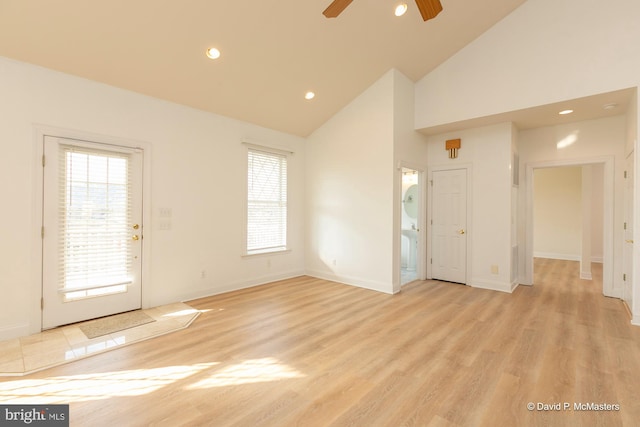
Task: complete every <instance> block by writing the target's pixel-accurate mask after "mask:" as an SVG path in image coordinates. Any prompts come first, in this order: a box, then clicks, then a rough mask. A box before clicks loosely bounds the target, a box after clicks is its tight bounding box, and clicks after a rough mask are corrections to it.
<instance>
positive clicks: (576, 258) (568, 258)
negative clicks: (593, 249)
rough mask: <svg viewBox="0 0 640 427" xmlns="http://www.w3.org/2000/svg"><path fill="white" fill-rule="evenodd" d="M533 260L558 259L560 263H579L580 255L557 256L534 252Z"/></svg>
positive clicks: (551, 253) (556, 254) (549, 253)
mask: <svg viewBox="0 0 640 427" xmlns="http://www.w3.org/2000/svg"><path fill="white" fill-rule="evenodd" d="M533 256H534V258H547V259H559V260H562V261H580V258H581V257H580V255H575V254H558V253H554V252H534V253H533Z"/></svg>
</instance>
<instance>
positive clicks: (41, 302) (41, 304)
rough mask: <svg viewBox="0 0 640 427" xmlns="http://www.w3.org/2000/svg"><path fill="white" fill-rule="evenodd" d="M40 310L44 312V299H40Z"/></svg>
mask: <svg viewBox="0 0 640 427" xmlns="http://www.w3.org/2000/svg"><path fill="white" fill-rule="evenodd" d="M40 310H44V297H42V298H40Z"/></svg>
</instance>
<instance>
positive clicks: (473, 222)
mask: <svg viewBox="0 0 640 427" xmlns="http://www.w3.org/2000/svg"><path fill="white" fill-rule="evenodd" d="M454 138H461V140H462V141H461V148H460V150H459V151H458V158H457V159H449V157H448V156H449V155H448V152H447V151H446V150H445V141H446V140H447V139H454ZM428 140H429V155H428V161H429V170H430V171H434V170H438V169H448V168H463V167H468V168H469V172H468V173H470V174H471V177H470V182H471V183H472V185H471V187H470V188H467V191H469V192H470V195H471V197H470V201H471V203H470V204H468V206H467V209H468V210H469V212H470V215H471V217H470V223H468V224H467V230H468V233H467V245H468V266H467V284H469V285H471V286H475V287H481V288H488V289H495V290H500V291H504V292H511V291H512V290H513V286H512V281H511V246H512V245H511V241H512V238H511V233H512V231H511V206H512V204H511V197H512V189H511V161H512V150H511V144H512V124H511V123H502V124H498V125H493V126H486V127H481V128H476V129H469V130H464V131H460V132H455V133H447V134H442V135H435V136H432V137H429V139H428ZM492 266H497V267H498V274H494V273H492V269H491V267H492Z"/></svg>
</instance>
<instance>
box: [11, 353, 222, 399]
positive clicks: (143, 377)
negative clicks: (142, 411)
mask: <svg viewBox="0 0 640 427" xmlns="http://www.w3.org/2000/svg"><path fill="white" fill-rule="evenodd" d="M216 364H217V363H199V364H196V365H192V366H167V367H164V368H154V369H136V370H133V371H116V372H103V373H96V374H82V375H69V376H61V377H51V378H44V379H34V380H29V379H24V380H17V381H8V382H3V383H0V402H5V403H11V404H47V403H69V402H83V401H87V400H102V399H109V398H112V397H122V396H139V395H143V394H148V393H152V392H154V391H156V390H158V389H160V388H162V387H164V386H165V385H167V384H170V383H173V382H175V381H178V380H183V379H185V378H187V377H189V376H191V375H194V374H196V373H198V372H201V371H203V370H205V369H208V368H211V367H212V366H214V365H216Z"/></svg>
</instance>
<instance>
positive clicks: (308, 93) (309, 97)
mask: <svg viewBox="0 0 640 427" xmlns="http://www.w3.org/2000/svg"><path fill="white" fill-rule="evenodd" d="M315 97H316V94H315V93H313V92H311V91H309V92H307V93H305V94H304V99H307V100H309V99H313V98H315Z"/></svg>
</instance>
